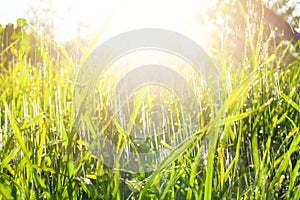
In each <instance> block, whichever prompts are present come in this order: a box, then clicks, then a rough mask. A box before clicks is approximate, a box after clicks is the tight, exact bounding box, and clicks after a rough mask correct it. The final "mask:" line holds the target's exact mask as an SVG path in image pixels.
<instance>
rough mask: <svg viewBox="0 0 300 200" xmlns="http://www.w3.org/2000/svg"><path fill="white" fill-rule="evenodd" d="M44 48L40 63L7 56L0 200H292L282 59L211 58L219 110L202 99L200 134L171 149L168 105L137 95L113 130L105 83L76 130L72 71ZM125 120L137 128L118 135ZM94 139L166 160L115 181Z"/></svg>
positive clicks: (289, 106)
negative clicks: (156, 115)
mask: <svg viewBox="0 0 300 200" xmlns="http://www.w3.org/2000/svg"><path fill="white" fill-rule="evenodd" d="M49 45H50V44H49V42H46V41H45V40H44V39H43V38H40V47H41V48H40V51H41V52H40V55H41V59H40V60H39V61H38V62H37V61H34V59H29V58H28V57H26V56H27V55H24V54H22V52H21V51H18V49H14V50H13V52H14V60H13V63H12V66H11V67H9V68H8V69H5V70H4V69H3V73H1V74H0V83H1V85H0V94H1V100H0V128H1V129H0V131H1V132H0V163H1V164H0V199H43V198H47V199H299V197H300V186H299V183H300V176H299V167H300V161H299V160H300V159H299V158H300V154H299V148H300V144H299V143H300V135H299V134H300V131H299V128H300V127H299V124H300V106H299V104H300V96H299V88H300V77H299V74H300V64H299V63H300V62H299V58H298V59H295V61H293V62H292V63H290V64H288V65H285V66H282V65H281V60H282V58H281V57H280V56H274V54H270V55H267V54H266V55H265V56H261V55H258V53H256V52H255V50H254V47H252V48H253V57H252V58H250V59H248V60H245V61H244V62H243V63H242V64H241V66H237V65H235V64H234V63H231V62H230V61H228V60H226V59H224V55H223V52H220V51H219V52H217V53H216V54H214V56H213V59H214V60H215V62H216V64H217V66H218V69H219V71H220V74H221V78H222V81H223V86H224V90H223V91H222V96H223V97H224V103H223V105H220V106H219V107H218V109H217V110H212V107H210V106H209V105H210V100H209V98H208V97H209V94H206V95H203V96H202V99H201V98H200V97H199V98H200V99H199V102H201V105H202V110H201V114H199V119H198V120H199V127H197V128H196V130H194V129H192V130H193V131H192V132H189V135H188V137H184V136H181V137H180V138H183V139H182V140H184V139H185V140H184V142H182V143H180V145H179V146H178V147H176V148H174V147H175V143H174V141H173V140H172V137H171V136H170V135H176V134H179V135H180V130H187V127H188V123H186V122H185V119H182V118H181V115H180V114H181V112H180V111H178V107H179V105H178V102H177V101H176V98H175V97H173V96H172V94H171V93H168V92H165V93H163V94H164V95H165V96H164V95H163V94H162V95H157V96H154V95H153V93H154V94H159V92H157V90H156V89H157V88H155V87H145V88H144V89H141V90H139V92H138V93H137V94H136V96H137V97H136V98H135V99H134V100H132V101H131V102H130V103H128V105H126V106H127V108H131V109H133V110H134V109H136V111H135V112H132V113H131V112H129V114H128V116H127V119H124V121H123V122H122V121H121V122H120V121H119V120H116V119H115V118H113V117H112V112H111V107H110V105H111V103H112V102H111V101H112V93H111V91H110V90H107V88H109V87H111V85H113V84H116V83H115V82H116V81H115V80H114V79H112V78H106V79H103V80H101V81H100V82H99V84H98V85H99V86H98V87H97V88H98V89H97V90H96V91H95V96H96V99H97V100H98V101H96V102H94V104H93V108H95V110H93V116H94V117H95V118H93V120H94V121H90V119H86V118H85V119H83V121H84V122H85V123H83V125H82V124H81V127H80V128H79V129H78V128H76V126H75V122H76V119H75V117H76V116H75V113H74V99H73V96H74V94H73V91H74V87H75V86H76V84H78V83H77V82H76V74H77V73H78V70H79V69H78V68H77V67H74V66H76V62H77V61H75V60H73V59H72V58H71V57H69V55H68V54H67V53H66V52H65V50H64V48H63V47H60V45H59V44H56V43H55V42H52V43H51V45H54V48H53V49H55V51H54V52H53V51H52V52H49V49H50V48H49ZM255 45H258V44H255ZM10 48H12V49H13V48H14V46H13V45H12V46H11V47H10ZM278 49H280V48H278ZM278 51H279V50H278ZM58 54H59V55H61V56H60V57H56V56H54V55H58ZM84 58H85V56H83V60H84ZM262 58H264V59H262ZM83 60H82V61H80V62H81V63H83ZM249 66H251V67H250V69H249ZM2 68H4V66H3V65H2ZM112 74H113V73H112ZM107 76H108V77H109V75H107ZM190 84H192V81H190ZM200 91H203V90H200ZM151 92H152V93H151ZM200 93H201V92H200ZM145 94H148V96H147V95H145ZM204 94H205V92H204ZM143 97H146V98H145V99H144V98H143ZM160 100H165V101H163V103H162V105H163V106H165V107H163V108H166V110H165V111H164V113H166V116H165V119H162V121H163V122H164V123H163V124H160V125H159V126H156V125H155V124H154V122H156V121H155V119H151V116H150V114H149V112H150V111H149V110H151V108H153V107H154V105H155V104H154V103H153V102H154V101H160ZM204 101H206V102H204ZM142 108H144V109H142ZM160 108H161V107H160ZM147 109H148V111H147ZM138 110H143V111H144V113H143V112H142V113H139V112H138ZM124 112H125V111H124ZM214 112H215V113H214ZM211 113H214V114H213V115H209V114H211ZM143 114H144V118H145V116H146V115H147V116H148V118H147V120H144V121H143ZM207 116H210V117H207ZM128 119H131V123H132V122H133V121H134V122H135V123H133V124H131V125H130V123H129V125H128V126H125V127H126V128H125V127H124V126H123V125H124V124H128ZM126 120H127V121H126ZM95 121H96V122H98V123H99V124H97V123H96V124H95V123H94V122H95ZM129 122H130V121H129ZM122 123H123V124H122ZM143 123H144V124H143ZM145 123H146V124H145ZM145 128H148V130H150V131H152V132H155V133H156V134H154V135H153V137H152V138H150V139H148V140H147V141H146V142H144V143H142V144H141V143H138V141H134V140H133V139H132V138H130V134H132V133H133V132H134V131H140V130H141V129H142V130H144V129H145ZM92 130H94V132H93V131H92ZM164 131H165V132H164ZM99 132H101V133H102V134H104V135H105V136H106V137H111V140H112V141H113V142H114V144H115V145H116V146H118V147H119V148H120V149H121V150H122V151H121V152H123V151H125V152H126V148H127V150H128V149H130V148H131V151H133V152H135V151H139V152H141V151H143V152H146V153H147V152H150V151H153V150H154V149H168V150H170V155H169V156H167V157H166V158H165V159H164V161H163V162H161V163H160V164H159V165H158V167H157V169H156V170H155V171H154V172H151V173H150V172H143V171H142V172H141V173H135V172H130V171H128V172H124V171H119V170H117V169H114V168H110V167H108V166H106V165H104V164H103V159H104V157H101V156H99V155H98V154H97V153H95V151H94V149H95V147H98V148H100V147H101V145H102V143H100V142H98V141H97V138H99V137H98V133H99ZM137 134H139V133H137ZM214 136H217V137H214ZM168 137H170V138H168ZM207 138H213V139H211V140H208V141H212V143H211V144H208V143H207V140H206V139H207ZM119 156H120V155H119ZM116 160H117V159H116Z"/></svg>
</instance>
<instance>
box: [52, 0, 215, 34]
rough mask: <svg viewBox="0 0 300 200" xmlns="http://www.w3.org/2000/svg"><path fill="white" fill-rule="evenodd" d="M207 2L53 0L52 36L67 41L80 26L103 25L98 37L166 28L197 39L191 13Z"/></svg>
mask: <svg viewBox="0 0 300 200" xmlns="http://www.w3.org/2000/svg"><path fill="white" fill-rule="evenodd" d="M211 2H212V1H208V0H204V1H197V0H188V1H172V0H165V1H160V0H152V1H139V0H128V1H120V0H112V1H96V0H86V1H81V0H75V1H71V0H67V1H59V0H53V7H54V9H55V13H56V15H55V16H54V17H55V18H57V19H54V21H55V23H56V29H55V30H56V33H55V35H56V36H57V38H58V39H59V40H67V39H69V38H71V37H74V36H75V35H76V34H77V33H78V31H79V30H80V28H81V25H84V24H85V25H89V26H90V27H92V29H94V30H95V31H96V30H99V29H101V28H102V27H103V26H104V24H107V26H106V27H105V29H104V31H103V35H102V37H101V40H105V39H107V38H109V37H111V36H113V35H116V34H119V33H122V32H124V31H128V30H132V29H137V28H164V29H170V30H174V31H179V32H182V33H185V34H188V36H189V37H192V38H193V39H196V40H197V38H195V37H197V34H199V32H198V33H197V30H196V29H195V27H192V26H191V25H192V24H193V20H194V18H195V16H197V15H198V14H199V12H201V10H202V9H203V8H205V7H206V6H207V5H208V4H209V3H211ZM106 22H107V23H106ZM188 29H190V31H189V30H188ZM191 30H192V31H191ZM198 31H199V30H198Z"/></svg>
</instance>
